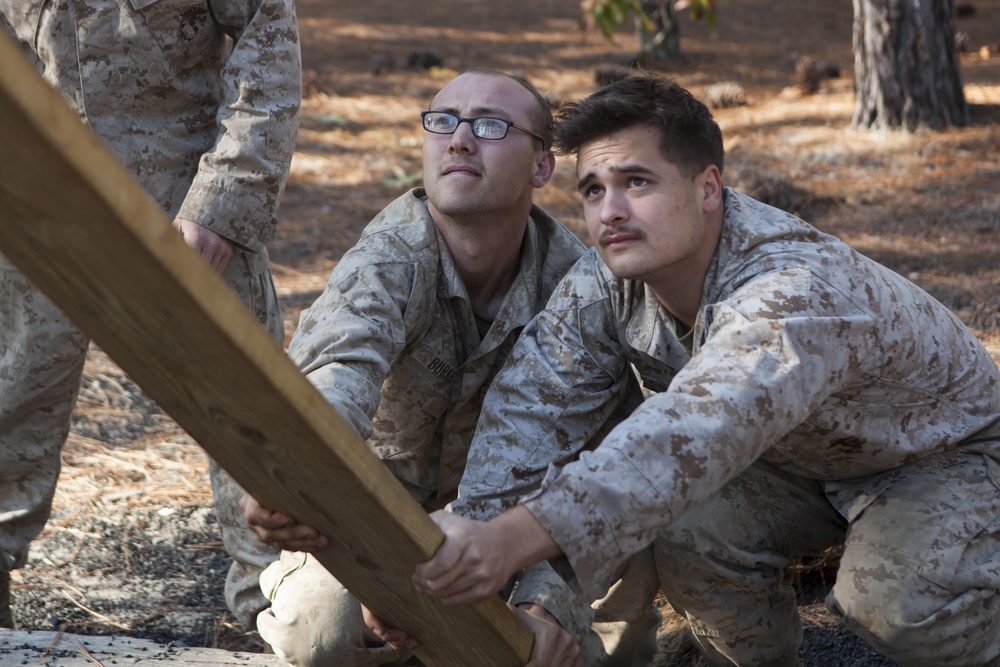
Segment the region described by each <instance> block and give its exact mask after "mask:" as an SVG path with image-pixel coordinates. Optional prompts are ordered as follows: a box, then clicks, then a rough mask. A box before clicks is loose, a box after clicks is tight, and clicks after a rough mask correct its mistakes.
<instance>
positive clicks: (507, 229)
mask: <svg viewBox="0 0 1000 667" xmlns="http://www.w3.org/2000/svg"><path fill="white" fill-rule="evenodd" d="M434 221H435V223H436V224H437V226H438V229H439V230H441V235H442V236H443V237H444V240H445V244H446V245H447V246H448V251H449V252H450V253H451V256H452V260H453V261H454V262H455V268H456V269H457V270H458V275H459V276H460V277H461V279H462V283H463V284H464V285H465V289H466V291H467V292H468V294H469V299H470V300H471V302H472V309H473V311H474V312H475V313H476V314H477V315H478V316H480V317H482V318H483V319H487V320H492V319H493V318H494V317H496V315H497V313H499V312H500V306H501V305H502V304H503V301H504V298H506V296H507V292H508V290H509V289H510V286H511V284H513V282H514V278H515V277H516V276H517V272H518V269H519V264H520V256H521V244H522V242H523V240H524V234H525V230H526V228H527V224H528V215H527V213H525V214H524V215H523V216H518V217H517V219H516V220H515V219H514V216H510V215H508V216H492V217H487V216H480V217H479V218H477V219H476V220H474V221H472V220H462V221H456V220H452V219H450V218H447V217H446V216H442V215H440V214H437V215H434Z"/></svg>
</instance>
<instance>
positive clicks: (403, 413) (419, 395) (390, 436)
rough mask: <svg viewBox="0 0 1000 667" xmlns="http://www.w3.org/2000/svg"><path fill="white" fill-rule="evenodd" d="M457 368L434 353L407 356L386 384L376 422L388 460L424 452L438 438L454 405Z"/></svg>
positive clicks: (424, 350)
mask: <svg viewBox="0 0 1000 667" xmlns="http://www.w3.org/2000/svg"><path fill="white" fill-rule="evenodd" d="M456 375H457V372H456V370H455V368H454V367H453V366H452V365H451V364H449V363H448V362H447V361H446V360H444V359H441V358H440V357H438V356H436V355H434V354H433V353H432V352H431V351H430V350H427V349H424V348H419V349H417V350H415V351H413V352H411V353H410V354H407V355H406V356H404V357H403V358H401V359H400V360H399V361H397V362H396V365H395V366H394V367H393V369H392V373H391V374H390V375H389V377H387V378H386V379H385V382H383V383H382V400H381V401H380V403H379V407H378V411H377V412H376V413H375V418H374V419H373V422H372V423H373V426H374V428H375V430H376V431H378V432H379V434H380V435H379V437H378V438H377V439H378V440H379V442H380V443H381V446H382V451H381V452H380V453H381V455H382V456H383V457H385V458H389V457H394V456H399V455H400V454H402V453H403V452H406V451H410V450H414V449H421V448H424V447H427V446H429V444H428V443H430V442H432V441H434V440H435V438H436V437H437V431H438V425H439V423H440V422H441V420H442V419H444V417H445V416H446V415H447V413H448V410H449V407H450V406H451V394H452V387H453V381H454V379H455V377H456Z"/></svg>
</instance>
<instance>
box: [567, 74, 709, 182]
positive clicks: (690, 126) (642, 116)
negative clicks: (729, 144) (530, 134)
mask: <svg viewBox="0 0 1000 667" xmlns="http://www.w3.org/2000/svg"><path fill="white" fill-rule="evenodd" d="M634 126H647V127H651V128H653V129H655V130H658V131H659V132H660V152H661V153H662V154H663V157H665V158H666V159H667V160H669V161H670V162H672V163H673V164H675V165H677V168H678V169H680V171H681V173H683V174H685V175H686V176H689V177H691V178H694V177H695V176H696V175H697V174H699V173H701V172H702V171H704V169H705V168H706V167H708V166H709V165H710V164H714V165H715V166H716V167H718V168H719V172H720V173H721V172H722V167H723V160H724V151H723V147H722V131H721V130H720V129H719V126H718V125H717V124H716V122H715V120H713V118H712V112H711V111H709V110H708V107H707V106H705V105H704V104H703V103H702V102H699V101H698V100H697V99H695V97H694V96H693V95H692V94H691V93H689V92H688V91H687V90H685V89H684V88H682V87H681V86H679V85H677V84H676V83H675V82H673V81H670V80H669V79H665V78H663V77H660V76H655V75H635V76H629V77H626V78H624V79H621V80H619V81H616V82H614V83H610V84H608V85H606V86H604V87H602V88H600V89H599V90H598V91H597V92H595V93H593V94H592V95H590V96H589V97H587V98H585V99H583V100H580V101H579V102H568V103H566V104H565V105H563V107H562V109H561V110H560V111H559V114H558V123H557V124H556V129H555V148H556V152H557V153H559V154H560V155H575V154H576V153H578V152H579V150H580V147H581V146H582V145H583V144H585V143H588V142H590V141H593V140H595V139H600V138H602V137H606V136H608V135H610V134H613V133H615V132H618V131H620V130H625V129H628V128H630V127H634Z"/></svg>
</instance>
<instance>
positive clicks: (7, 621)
mask: <svg viewBox="0 0 1000 667" xmlns="http://www.w3.org/2000/svg"><path fill="white" fill-rule="evenodd" d="M0 628H10V629H11V630H13V629H14V616H13V614H11V613H10V572H0Z"/></svg>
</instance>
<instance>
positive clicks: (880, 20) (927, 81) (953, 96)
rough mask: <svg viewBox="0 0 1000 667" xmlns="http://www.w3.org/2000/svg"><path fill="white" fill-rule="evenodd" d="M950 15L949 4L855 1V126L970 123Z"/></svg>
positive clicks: (951, 5) (950, 1)
mask: <svg viewBox="0 0 1000 667" xmlns="http://www.w3.org/2000/svg"><path fill="white" fill-rule="evenodd" d="M953 15H954V3H953V0H854V88H855V93H856V94H857V100H856V103H855V107H854V119H853V124H854V126H855V127H858V128H862V129H891V130H897V129H902V130H906V131H913V130H915V129H917V128H918V127H929V128H932V129H935V130H942V129H945V128H947V127H949V126H964V125H968V124H969V106H968V104H967V103H966V100H965V94H964V92H963V90H962V76H961V72H960V70H959V62H958V49H957V48H956V46H955V31H954V27H953V21H952V17H953Z"/></svg>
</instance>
